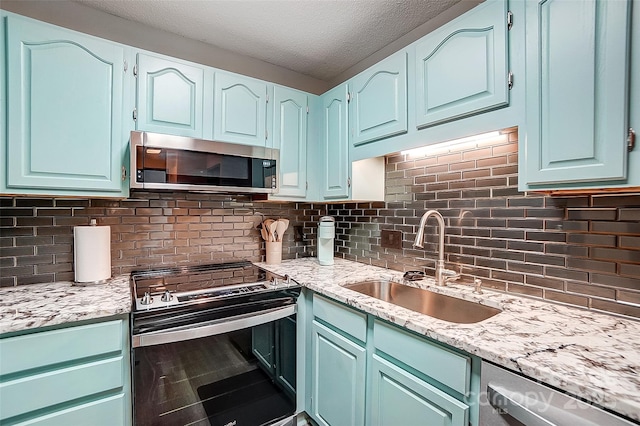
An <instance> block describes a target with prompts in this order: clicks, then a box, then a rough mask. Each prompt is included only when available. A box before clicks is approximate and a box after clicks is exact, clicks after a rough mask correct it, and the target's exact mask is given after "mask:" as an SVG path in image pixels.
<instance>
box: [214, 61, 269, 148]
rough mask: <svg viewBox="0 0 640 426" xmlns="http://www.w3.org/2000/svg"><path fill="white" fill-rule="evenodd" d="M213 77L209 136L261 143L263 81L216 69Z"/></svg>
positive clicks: (263, 130)
mask: <svg viewBox="0 0 640 426" xmlns="http://www.w3.org/2000/svg"><path fill="white" fill-rule="evenodd" d="M214 80H215V83H214V86H215V87H214V107H213V138H214V139H215V140H219V141H223V142H233V143H240V144H245V145H255V146H265V145H266V139H267V135H266V124H267V123H266V117H267V85H266V83H263V82H261V81H258V80H254V79H251V78H248V77H242V76H240V75H236V74H227V73H224V72H216V74H215V78H214Z"/></svg>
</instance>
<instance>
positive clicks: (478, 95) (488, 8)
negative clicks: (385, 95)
mask: <svg viewBox="0 0 640 426" xmlns="http://www.w3.org/2000/svg"><path fill="white" fill-rule="evenodd" d="M506 15H507V1H506V0H488V1H487V2H486V3H485V4H482V5H480V6H478V7H476V8H475V9H473V10H471V11H469V12H467V13H466V14H464V15H462V16H461V17H459V18H458V19H456V20H455V21H452V22H451V23H450V24H447V25H445V26H444V27H442V28H440V29H438V30H436V31H434V32H433V33H431V34H429V35H427V36H426V37H424V38H423V39H422V40H421V41H420V42H419V43H417V44H416V92H417V93H416V125H417V127H418V128H423V127H428V126H433V125H436V124H439V123H442V122H446V121H450V120H455V119H459V118H462V117H466V116H470V115H473V114H477V113H479V112H483V111H488V110H491V109H496V108H499V107H502V106H506V105H508V103H509V90H508V85H507V78H508V69H507V67H508V58H507V56H508V49H507V46H508V43H507V34H508V31H507V25H506V19H507V18H506Z"/></svg>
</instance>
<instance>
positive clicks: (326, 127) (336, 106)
mask: <svg viewBox="0 0 640 426" xmlns="http://www.w3.org/2000/svg"><path fill="white" fill-rule="evenodd" d="M347 91H348V87H347V85H346V84H345V85H342V86H338V87H336V88H335V89H332V90H330V91H328V92H327V93H325V94H324V95H322V144H321V150H322V151H321V155H322V189H321V191H322V197H323V198H324V199H325V200H329V199H336V198H349V166H350V163H349V142H348V141H349V137H348V136H349V133H348V132H349V130H348V125H347V123H348V121H347V119H348V108H347Z"/></svg>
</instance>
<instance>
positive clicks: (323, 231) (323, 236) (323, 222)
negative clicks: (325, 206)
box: [318, 216, 336, 265]
mask: <svg viewBox="0 0 640 426" xmlns="http://www.w3.org/2000/svg"><path fill="white" fill-rule="evenodd" d="M335 225H336V221H335V219H334V218H332V217H331V216H322V217H321V218H320V223H318V262H319V263H320V265H333V243H334V239H335V237H336V226H335Z"/></svg>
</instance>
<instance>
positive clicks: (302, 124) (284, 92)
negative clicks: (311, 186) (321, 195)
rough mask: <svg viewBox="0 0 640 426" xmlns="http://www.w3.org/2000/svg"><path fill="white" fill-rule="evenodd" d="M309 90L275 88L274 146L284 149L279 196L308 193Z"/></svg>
mask: <svg viewBox="0 0 640 426" xmlns="http://www.w3.org/2000/svg"><path fill="white" fill-rule="evenodd" d="M307 102H308V100H307V94H306V93H303V92H299V91H297V90H293V89H288V88H286V87H280V86H276V87H275V88H274V91H273V105H274V112H273V147H274V148H275V149H279V150H280V163H279V165H278V167H279V169H280V177H279V178H280V182H279V187H280V191H279V192H278V196H283V197H301V198H302V197H305V196H306V194H307V121H308V114H307Z"/></svg>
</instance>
